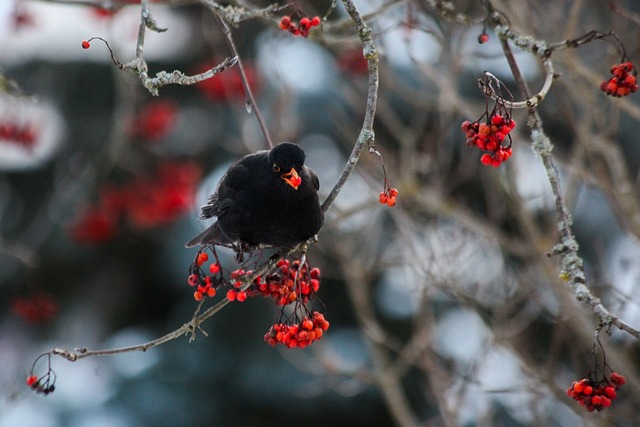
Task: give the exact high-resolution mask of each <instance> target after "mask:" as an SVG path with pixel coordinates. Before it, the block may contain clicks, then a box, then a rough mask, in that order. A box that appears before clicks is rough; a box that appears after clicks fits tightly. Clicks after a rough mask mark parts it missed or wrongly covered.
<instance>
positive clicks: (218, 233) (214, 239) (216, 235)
mask: <svg viewBox="0 0 640 427" xmlns="http://www.w3.org/2000/svg"><path fill="white" fill-rule="evenodd" d="M230 243H233V242H232V241H231V240H229V238H228V237H227V236H225V235H224V234H223V233H222V230H220V227H218V223H217V222H216V223H215V224H213V225H212V226H211V227H209V228H207V229H206V230H204V231H203V232H202V233H200V234H198V235H197V236H196V237H194V238H193V239H191V240H189V241H188V242H187V243H186V244H185V245H184V246H185V248H192V247H194V246H198V245H210V244H219V245H228V244H230Z"/></svg>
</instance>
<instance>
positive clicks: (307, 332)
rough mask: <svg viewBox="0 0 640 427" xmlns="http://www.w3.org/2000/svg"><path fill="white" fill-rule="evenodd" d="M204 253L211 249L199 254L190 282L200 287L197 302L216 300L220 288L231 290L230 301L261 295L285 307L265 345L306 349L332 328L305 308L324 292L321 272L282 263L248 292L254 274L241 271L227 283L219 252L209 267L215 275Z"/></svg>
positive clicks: (266, 338) (318, 315) (296, 264)
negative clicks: (282, 345)
mask: <svg viewBox="0 0 640 427" xmlns="http://www.w3.org/2000/svg"><path fill="white" fill-rule="evenodd" d="M204 250H207V248H205V249H202V250H200V251H199V252H198V253H197V254H196V257H195V259H194V262H193V263H192V264H191V267H190V268H189V276H188V278H187V283H188V284H189V285H190V286H193V287H196V290H195V292H194V294H193V297H194V299H195V300H196V301H202V300H203V299H204V298H205V297H213V296H215V295H216V293H217V292H216V290H217V288H218V287H220V286H224V287H226V288H227V289H228V290H227V293H226V298H227V300H229V301H237V302H244V301H246V300H247V298H249V297H253V296H257V295H262V296H263V297H266V298H271V299H273V300H274V301H275V302H276V304H278V305H280V306H282V310H281V313H280V320H279V321H277V322H276V323H275V324H274V325H273V326H272V327H271V329H270V330H269V332H268V333H267V335H265V341H267V342H268V343H269V344H271V345H273V346H275V345H276V344H278V343H281V344H284V345H285V346H287V347H289V348H293V347H306V346H307V345H309V344H311V343H312V342H314V341H316V340H318V339H320V337H321V336H322V332H323V331H326V330H327V329H328V328H329V322H327V321H326V320H325V318H324V316H323V315H322V314H321V313H319V312H316V311H314V312H311V311H310V310H309V309H308V308H307V306H306V305H305V304H307V303H308V302H309V301H310V300H311V299H312V298H313V297H314V296H315V294H316V292H318V290H319V289H320V269H319V268H310V267H309V266H308V264H307V263H306V262H303V263H301V262H300V261H299V260H293V261H290V260H289V259H286V258H285V259H281V260H279V261H278V262H277V264H276V268H275V271H274V272H272V273H270V274H268V275H266V276H265V277H262V276H256V277H255V278H253V281H252V282H251V283H250V284H249V286H248V287H247V286H246V285H245V287H246V289H242V288H243V284H246V279H247V278H248V277H250V276H251V275H252V273H253V271H251V270H246V271H245V270H244V269H242V268H240V269H237V270H235V271H233V272H231V273H230V274H229V278H228V279H225V275H224V272H223V270H222V267H221V266H220V263H219V261H218V257H217V255H216V252H215V249H210V250H211V251H212V253H213V256H214V257H215V258H216V260H215V262H213V263H211V264H209V272H210V273H211V275H208V274H206V273H205V271H204V270H203V266H204V265H205V264H206V263H207V262H208V261H209V255H208V254H207V253H206V252H204ZM290 304H293V309H291V310H288V311H287V314H286V315H285V313H284V309H285V306H289V305H290ZM283 319H284V320H283Z"/></svg>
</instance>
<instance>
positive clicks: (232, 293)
mask: <svg viewBox="0 0 640 427" xmlns="http://www.w3.org/2000/svg"><path fill="white" fill-rule="evenodd" d="M237 296H238V292H237V291H235V290H233V289H229V291H227V299H228V300H229V301H235V300H236V297H237Z"/></svg>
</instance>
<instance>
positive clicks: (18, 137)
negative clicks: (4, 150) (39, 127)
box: [0, 121, 38, 150]
mask: <svg viewBox="0 0 640 427" xmlns="http://www.w3.org/2000/svg"><path fill="white" fill-rule="evenodd" d="M0 140H3V141H6V142H8V143H10V144H15V145H18V146H21V147H24V148H26V149H27V150H32V149H33V146H34V145H35V144H36V142H37V140H38V132H37V131H36V130H35V128H34V126H33V125H31V124H17V123H14V122H11V121H9V122H1V123H0Z"/></svg>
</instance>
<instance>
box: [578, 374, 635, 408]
mask: <svg viewBox="0 0 640 427" xmlns="http://www.w3.org/2000/svg"><path fill="white" fill-rule="evenodd" d="M625 383H626V380H625V378H624V377H623V376H622V375H620V374H617V373H615V372H612V373H611V375H609V379H608V380H607V379H606V378H604V379H602V380H601V381H595V380H593V379H590V378H583V379H581V380H580V381H574V382H573V383H572V384H571V387H569V388H568V389H567V395H568V396H569V397H571V398H572V399H574V400H576V401H577V402H578V403H580V405H582V406H584V407H586V408H587V411H589V412H593V411H601V410H603V409H604V408H608V407H609V406H611V401H612V400H613V399H615V398H616V390H617V389H619V388H620V387H622V386H623V385H624V384H625Z"/></svg>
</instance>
